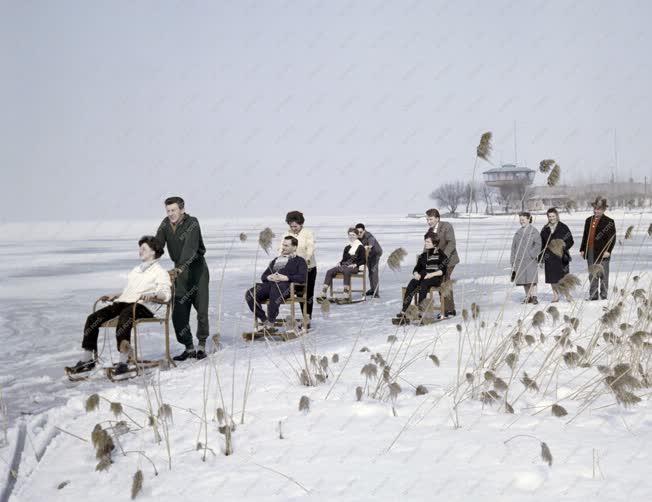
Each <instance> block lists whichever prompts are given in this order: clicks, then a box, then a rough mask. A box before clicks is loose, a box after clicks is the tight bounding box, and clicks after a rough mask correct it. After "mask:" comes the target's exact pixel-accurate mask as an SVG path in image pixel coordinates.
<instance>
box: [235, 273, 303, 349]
mask: <svg viewBox="0 0 652 502" xmlns="http://www.w3.org/2000/svg"><path fill="white" fill-rule="evenodd" d="M255 295H256V291H255V289H254V298H255ZM268 303H269V300H264V301H262V302H260V303H259V305H261V306H262V305H267V304H268ZM282 305H289V306H290V319H291V320H290V323H291V324H292V325H291V326H286V328H288V327H289V328H290V329H289V330H287V329H286V331H285V332H278V333H275V334H274V336H281V337H282V338H283V339H285V340H288V339H292V338H296V337H297V332H296V331H297V330H296V327H295V326H294V325H295V324H296V315H297V312H296V306H297V305H299V306H300V308H301V328H302V331H303V333H306V332H307V331H308V311H307V309H308V288H307V287H306V285H305V284H303V283H294V282H291V283H290V295H289V296H288V297H287V298H285V299H284V300H283V304H282ZM282 305H281V306H282ZM259 323H260V321H259V320H258V317H256V315H255V314H254V332H253V336H251V338H256V337H257V335H256V334H257V332H258V326H259ZM277 323H278V321H277ZM283 324H286V323H283ZM246 335H247V334H246V333H245V338H247V339H251V338H249V337H247V336H246ZM258 336H261V335H258Z"/></svg>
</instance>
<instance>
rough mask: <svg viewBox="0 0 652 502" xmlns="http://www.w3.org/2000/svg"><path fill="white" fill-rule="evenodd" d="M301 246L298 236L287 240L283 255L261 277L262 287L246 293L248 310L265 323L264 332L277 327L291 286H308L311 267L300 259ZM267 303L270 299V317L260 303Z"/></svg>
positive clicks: (283, 247)
mask: <svg viewBox="0 0 652 502" xmlns="http://www.w3.org/2000/svg"><path fill="white" fill-rule="evenodd" d="M298 245H299V241H298V239H297V238H296V237H292V236H287V237H285V238H284V239H283V242H282V247H281V255H280V256H278V257H277V258H274V259H273V260H272V261H271V262H270V263H269V265H268V267H267V268H266V269H265V271H264V272H263V275H262V276H261V281H262V284H261V283H258V284H256V286H255V288H249V289H248V290H247V293H246V294H245V300H247V305H249V310H251V311H252V312H254V314H255V315H256V317H257V318H258V319H259V320H260V321H261V322H262V323H263V329H265V330H270V329H271V328H272V327H273V326H274V321H276V318H277V317H278V311H279V308H280V306H281V303H284V301H285V299H286V298H287V297H288V296H289V295H290V283H293V282H294V283H298V284H305V282H306V276H307V274H308V264H307V263H306V260H305V259H303V258H302V257H301V256H297V254H296V251H297V246H298ZM254 291H255V293H254ZM254 297H255V301H254ZM265 300H269V303H268V304H267V314H265V311H264V310H263V309H262V307H261V303H262V302H264V301H265Z"/></svg>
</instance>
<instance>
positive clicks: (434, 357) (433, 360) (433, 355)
mask: <svg viewBox="0 0 652 502" xmlns="http://www.w3.org/2000/svg"><path fill="white" fill-rule="evenodd" d="M428 357H429V358H430V360H431V361H432V363H433V364H434V365H435V366H437V367H438V368H439V358H438V357H437V356H436V355H435V354H430V355H429V356H428Z"/></svg>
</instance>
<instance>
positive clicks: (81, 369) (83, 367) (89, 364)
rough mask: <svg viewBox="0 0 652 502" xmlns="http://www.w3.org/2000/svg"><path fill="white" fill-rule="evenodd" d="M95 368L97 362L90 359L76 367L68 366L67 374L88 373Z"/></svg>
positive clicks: (78, 363) (78, 362) (79, 362)
mask: <svg viewBox="0 0 652 502" xmlns="http://www.w3.org/2000/svg"><path fill="white" fill-rule="evenodd" d="M93 368H95V361H94V360H93V359H89V360H88V361H77V364H75V365H74V366H66V372H67V373H70V374H71V375H77V374H79V373H86V372H87V371H91V370H92V369H93Z"/></svg>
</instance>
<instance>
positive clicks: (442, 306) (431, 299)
mask: <svg viewBox="0 0 652 502" xmlns="http://www.w3.org/2000/svg"><path fill="white" fill-rule="evenodd" d="M406 290H407V288H406V287H405V286H403V287H402V288H401V302H402V301H403V298H405V291H406ZM440 292H441V287H439V286H431V287H430V289H429V290H428V296H427V297H426V298H428V304H429V307H430V308H431V309H434V310H433V312H434V311H437V310H439V312H440V314H441V315H442V317H443V316H444V313H445V312H446V301H445V300H444V295H440V294H439V293H440ZM435 293H437V296H438V297H439V300H440V301H439V302H438V304H436V303H435ZM420 301H421V298H419V295H418V294H415V295H414V297H413V298H412V302H413V303H414V304H415V305H416V306H417V307H418V306H419V302H420Z"/></svg>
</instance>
